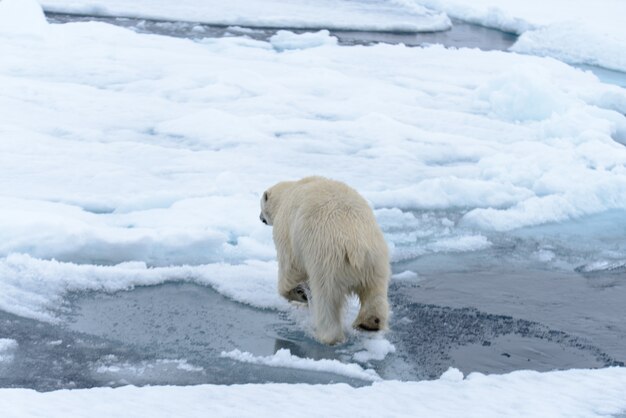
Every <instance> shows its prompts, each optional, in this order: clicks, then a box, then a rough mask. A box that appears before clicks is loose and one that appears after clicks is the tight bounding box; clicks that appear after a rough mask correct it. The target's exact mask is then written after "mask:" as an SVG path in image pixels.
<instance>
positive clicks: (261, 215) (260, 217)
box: [259, 213, 267, 225]
mask: <svg viewBox="0 0 626 418" xmlns="http://www.w3.org/2000/svg"><path fill="white" fill-rule="evenodd" d="M259 219H261V222H263V223H264V224H265V225H267V220H265V218H264V217H263V214H262V213H261V214H260V215H259Z"/></svg>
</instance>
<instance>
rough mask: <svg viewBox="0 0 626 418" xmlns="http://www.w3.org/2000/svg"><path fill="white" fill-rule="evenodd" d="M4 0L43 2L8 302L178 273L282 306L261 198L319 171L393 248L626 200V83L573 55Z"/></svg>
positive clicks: (7, 179)
mask: <svg viewBox="0 0 626 418" xmlns="http://www.w3.org/2000/svg"><path fill="white" fill-rule="evenodd" d="M1 4H2V7H1V8H0V18H1V19H4V20H5V21H21V22H29V24H26V23H25V24H23V25H19V27H18V28H17V29H16V28H15V27H10V26H7V27H3V31H0V56H2V60H0V109H1V114H2V119H1V120H0V136H1V137H2V141H0V177H1V178H2V181H0V289H1V292H0V306H1V307H2V309H3V310H7V311H9V312H13V313H17V314H19V315H24V316H29V317H33V318H38V319H45V320H54V314H53V311H54V309H57V308H58V306H59V303H60V300H61V298H62V296H63V295H64V294H65V293H67V292H70V291H80V290H103V291H116V290H123V289H128V288H130V287H132V286H136V285H150V284H157V283H163V282H166V281H172V280H174V281H175V280H188V281H194V282H197V283H202V284H207V285H211V286H213V287H215V288H216V289H217V290H218V291H220V292H222V293H223V294H225V295H227V296H229V297H232V298H233V299H235V300H239V301H242V302H245V303H249V304H251V305H254V306H260V307H271V308H279V309H280V306H281V303H282V302H281V301H280V300H279V299H278V297H277V296H276V295H275V275H276V266H275V262H274V258H275V252H274V246H273V243H272V238H271V229H270V228H268V227H266V226H265V225H263V224H262V223H261V222H259V219H258V213H259V204H258V199H259V196H260V194H261V193H262V191H263V190H265V189H266V188H267V187H268V186H270V185H272V184H274V183H275V182H277V181H280V180H285V179H296V178H300V177H303V176H306V175H310V174H319V175H325V176H328V177H332V178H336V179H339V180H343V181H346V182H347V183H349V184H351V185H352V186H354V187H355V188H356V189H358V190H359V191H360V192H362V193H363V194H364V195H365V196H366V198H368V199H369V200H370V202H371V203H372V205H373V207H374V208H375V213H376V216H377V218H378V220H379V222H380V224H381V226H382V228H383V230H384V232H385V234H386V238H387V240H388V242H389V245H390V247H391V250H392V256H393V260H394V261H399V260H404V259H409V258H412V257H416V256H419V255H422V254H427V253H436V252H467V251H478V250H483V249H486V248H489V247H490V246H491V245H492V242H491V241H490V238H489V234H490V233H492V232H493V231H509V230H512V229H516V228H521V227H525V226H532V225H539V224H543V223H548V222H563V221H567V220H570V219H574V218H577V217H581V216H584V215H589V214H595V213H602V212H604V211H607V210H611V209H618V210H620V209H621V210H623V209H626V168H625V164H626V148H625V147H624V145H623V144H622V143H626V118H625V117H624V114H625V113H626V91H625V90H623V89H621V88H619V87H616V86H610V85H606V84H602V83H601V82H599V81H598V79H597V78H596V77H595V76H593V75H592V74H590V73H586V72H582V71H579V70H577V69H574V68H572V67H569V66H567V65H565V64H563V63H561V62H558V61H555V60H553V59H546V58H540V57H533V56H524V55H518V54H510V53H504V52H483V51H478V50H467V49H460V50H449V49H445V48H443V47H439V46H433V47H428V48H407V47H405V46H403V45H395V46H392V45H375V46H369V47H340V46H337V44H336V42H334V38H333V37H332V36H330V35H329V34H328V32H325V31H321V32H317V33H314V34H294V33H291V32H280V33H279V34H277V36H275V37H274V38H272V39H270V41H269V42H261V41H255V40H251V39H247V38H243V37H235V38H222V39H204V40H201V41H191V40H185V39H174V38H168V37H161V36H154V35H142V34H137V33H134V32H132V31H130V30H126V29H123V28H119V27H115V26H112V25H108V24H104V23H96V22H89V23H70V24H63V25H50V24H47V23H46V22H45V18H44V16H43V14H42V11H41V8H40V7H39V6H37V4H36V3H34V2H33V1H32V0H3V1H2V3H1ZM620 142H622V143H620ZM51 259H55V260H58V261H49V260H51ZM136 262H137V263H136ZM129 263H130V264H129ZM96 265H97V266H96ZM170 266H174V267H170ZM61 273H62V274H61ZM41 277H46V280H41V279H40V278H41ZM246 286H247V287H246Z"/></svg>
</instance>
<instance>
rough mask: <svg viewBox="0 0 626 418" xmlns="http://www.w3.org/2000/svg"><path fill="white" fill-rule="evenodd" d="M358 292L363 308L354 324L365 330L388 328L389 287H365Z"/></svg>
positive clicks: (355, 326)
mask: <svg viewBox="0 0 626 418" xmlns="http://www.w3.org/2000/svg"><path fill="white" fill-rule="evenodd" d="M357 294H358V296H359V300H360V302H361V309H360V310H359V314H358V315H357V317H356V319H355V320H354V323H353V324H352V326H353V327H354V328H358V329H362V330H365V331H379V330H381V329H386V328H387V320H388V317H389V302H388V301H387V287H386V286H385V287H382V286H381V287H380V288H378V289H363V290H361V291H359V292H357Z"/></svg>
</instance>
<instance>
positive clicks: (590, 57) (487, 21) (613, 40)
mask: <svg viewBox="0 0 626 418" xmlns="http://www.w3.org/2000/svg"><path fill="white" fill-rule="evenodd" d="M414 3H415V4H419V5H421V6H425V7H428V8H431V9H434V10H438V11H441V12H444V13H446V14H448V15H449V16H450V17H453V18H457V19H461V20H465V21H468V22H473V23H477V24H480V25H483V26H487V27H493V28H497V29H501V30H504V31H508V32H514V33H517V34H521V37H520V38H519V40H518V41H517V42H516V43H515V45H513V47H512V50H513V51H516V52H521V53H526V54H534V55H541V56H550V57H555V58H558V59H560V60H563V61H565V62H569V63H573V64H590V65H598V66H601V67H605V68H611V69H615V70H619V71H626V54H625V53H624V45H626V26H624V16H625V15H626V3H624V2H623V1H621V0H600V1H595V2H593V3H589V2H587V1H584V0H550V1H542V0H526V1H517V0H475V1H471V2H467V1H463V0H415V1H414Z"/></svg>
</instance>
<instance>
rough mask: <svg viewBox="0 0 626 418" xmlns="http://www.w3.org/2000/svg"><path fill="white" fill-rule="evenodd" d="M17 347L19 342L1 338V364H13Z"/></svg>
mask: <svg viewBox="0 0 626 418" xmlns="http://www.w3.org/2000/svg"><path fill="white" fill-rule="evenodd" d="M17 347H18V344H17V341H15V340H12V339H10V338H0V364H2V363H9V362H11V361H12V360H13V354H14V353H15V350H17Z"/></svg>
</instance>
